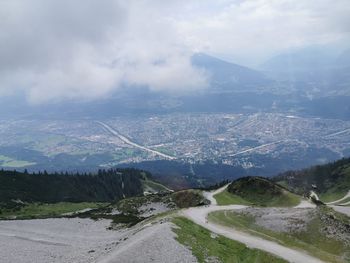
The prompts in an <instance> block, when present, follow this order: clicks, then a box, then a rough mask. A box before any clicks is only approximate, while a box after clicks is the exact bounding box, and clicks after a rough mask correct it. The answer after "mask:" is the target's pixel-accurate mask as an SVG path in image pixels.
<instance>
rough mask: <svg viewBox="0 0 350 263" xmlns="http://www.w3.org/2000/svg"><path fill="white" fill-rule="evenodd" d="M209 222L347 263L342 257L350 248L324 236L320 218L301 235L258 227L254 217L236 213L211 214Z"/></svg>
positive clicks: (327, 259) (324, 258) (323, 257)
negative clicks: (321, 230) (321, 231)
mask: <svg viewBox="0 0 350 263" xmlns="http://www.w3.org/2000/svg"><path fill="white" fill-rule="evenodd" d="M209 220H211V221H213V222H215V223H218V224H222V225H225V226H229V227H235V228H237V229H240V230H243V231H246V232H248V233H250V234H252V235H257V236H260V237H262V238H265V239H269V240H272V241H275V242H278V243H280V244H282V245H284V246H287V247H294V248H299V249H302V250H305V251H307V252H309V253H310V254H311V255H313V256H315V257H318V258H320V259H322V260H325V261H328V262H346V261H342V259H341V257H340V255H343V254H344V253H346V251H348V250H349V247H346V246H345V245H344V244H343V243H342V242H340V241H337V240H335V239H331V238H327V237H326V236H324V235H322V234H321V233H320V227H321V223H320V219H319V218H315V219H313V220H311V222H310V223H309V225H308V227H307V230H306V231H303V232H299V233H281V232H274V231H271V230H269V229H266V228H263V227H260V226H258V225H256V224H255V219H254V218H253V217H251V216H248V215H242V214H239V213H235V212H226V213H225V212H224V211H218V212H214V213H211V214H209ZM349 256H350V255H349Z"/></svg>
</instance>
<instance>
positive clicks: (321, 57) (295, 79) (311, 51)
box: [259, 47, 350, 96]
mask: <svg viewBox="0 0 350 263" xmlns="http://www.w3.org/2000/svg"><path fill="white" fill-rule="evenodd" d="M337 52H338V51H333V50H332V49H329V48H324V47H309V48H304V49H300V50H297V51H291V52H285V53H282V54H279V55H277V56H274V57H272V58H270V59H269V60H267V61H265V62H264V63H263V64H262V65H260V67H259V69H260V70H262V71H263V72H265V74H266V75H267V76H269V77H270V78H272V79H275V80H278V81H284V82H286V83H289V84H290V85H293V86H296V87H298V89H299V90H300V91H303V92H306V93H308V94H317V95H319V96H329V95H332V96H334V95H344V94H345V95H349V94H350V93H349V90H350V89H349V84H350V76H349V73H348V72H349V65H350V51H349V50H345V51H343V52H342V53H341V54H340V55H337Z"/></svg>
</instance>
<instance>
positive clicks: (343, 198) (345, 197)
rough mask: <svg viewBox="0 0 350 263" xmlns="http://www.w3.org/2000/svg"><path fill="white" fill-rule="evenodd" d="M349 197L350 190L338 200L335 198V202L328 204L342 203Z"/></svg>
mask: <svg viewBox="0 0 350 263" xmlns="http://www.w3.org/2000/svg"><path fill="white" fill-rule="evenodd" d="M348 197H350V191H349V192H348V193H347V194H346V195H345V196H344V197H342V198H340V199H338V200H335V201H333V202H329V203H326V205H333V204H337V203H340V202H341V201H343V200H345V199H347V198H348Z"/></svg>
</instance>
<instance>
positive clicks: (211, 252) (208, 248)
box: [173, 217, 286, 263]
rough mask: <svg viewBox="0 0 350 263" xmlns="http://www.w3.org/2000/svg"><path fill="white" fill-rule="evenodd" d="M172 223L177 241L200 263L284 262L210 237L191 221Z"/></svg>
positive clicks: (179, 218) (218, 237) (182, 219)
mask: <svg viewBox="0 0 350 263" xmlns="http://www.w3.org/2000/svg"><path fill="white" fill-rule="evenodd" d="M173 222H174V223H175V225H176V226H177V227H178V228H174V229H173V231H174V232H175V233H176V234H177V238H176V239H177V240H178V241H179V242H180V243H181V244H183V245H185V246H187V247H189V248H190V249H191V250H192V253H193V255H194V256H195V257H196V258H197V259H198V261H199V262H200V263H204V262H208V261H207V259H209V258H212V259H213V262H216V261H215V259H217V261H218V262H224V263H225V262H235V263H241V262H242V263H243V262H244V263H249V262H254V263H277V262H278V263H280V262H286V261H285V260H283V259H280V258H278V257H276V256H274V255H271V254H269V253H266V252H264V251H261V250H258V249H251V248H248V247H247V246H245V245H244V244H242V243H239V242H237V241H234V240H231V239H228V238H226V237H223V236H221V235H212V234H211V232H210V231H208V230H207V229H205V228H203V227H201V226H199V225H197V224H195V223H193V222H192V221H190V220H188V219H186V218H183V217H176V218H174V219H173Z"/></svg>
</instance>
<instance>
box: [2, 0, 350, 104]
mask: <svg viewBox="0 0 350 263" xmlns="http://www.w3.org/2000/svg"><path fill="white" fill-rule="evenodd" d="M169 2H170V1H160V0H153V1H151V0H138V1H136V0H135V1H133V0H130V1H122V0H104V1H97V0H75V1H70V0H60V1H56V0H28V1H20V0H11V1H1V2H0V95H1V94H16V93H18V92H22V93H24V94H26V96H27V98H28V100H29V101H30V102H32V103H41V102H47V101H51V100H61V99H66V98H69V99H94V98H98V97H102V96H106V95H108V94H110V93H112V92H114V91H116V90H118V88H119V87H120V86H122V85H127V86H148V87H149V88H150V89H151V90H156V91H167V92H176V93H178V92H187V91H193V90H197V89H201V88H203V87H206V86H207V83H208V74H206V72H204V71H203V70H200V69H198V68H195V67H193V66H192V64H191V56H192V55H193V53H195V52H208V53H210V54H218V55H220V56H222V57H227V58H231V59H232V58H233V59H236V60H237V61H239V62H244V61H247V63H250V62H253V63H254V62H257V60H259V59H260V60H262V59H265V58H266V57H267V56H269V55H271V54H274V53H276V52H280V51H283V50H284V49H289V48H295V47H303V46H307V45H314V44H329V43H331V44H332V43H333V42H334V43H338V42H346V41H347V40H349V28H348V25H349V24H350V21H349V16H348V14H349V9H350V6H349V4H348V1H347V0H339V1H331V0H317V1H316V0H311V1H292V0H284V1H267V0H254V1H241V0H237V1H227V0H220V1H209V0H201V1H199V0H194V1H184V0H176V1H171V2H170V3H169Z"/></svg>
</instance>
